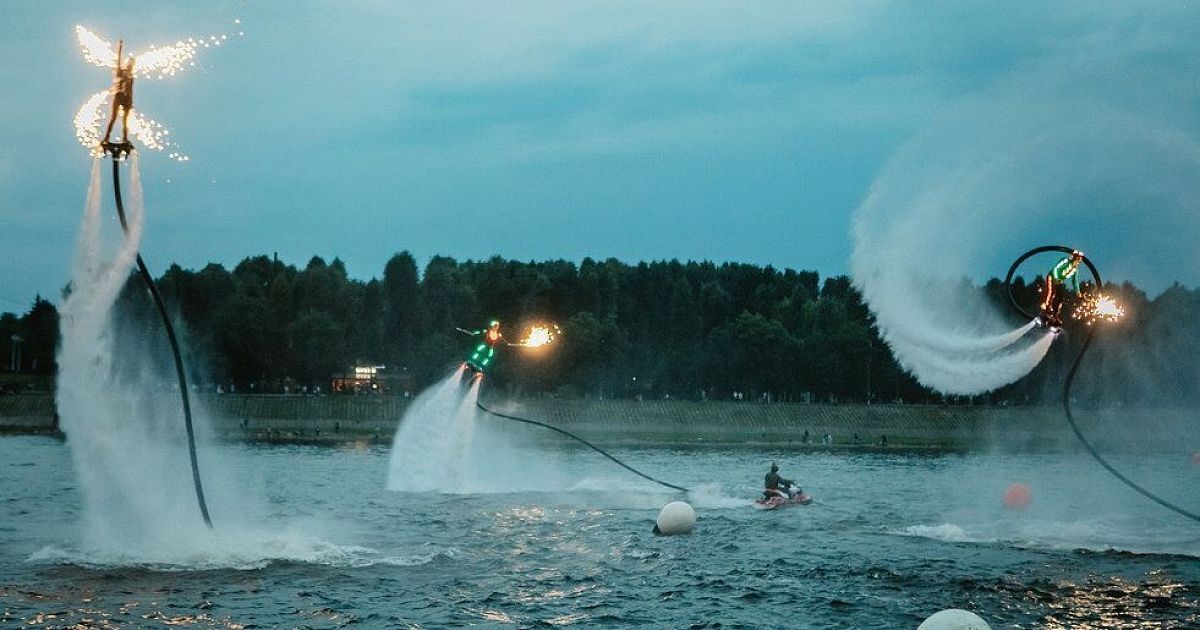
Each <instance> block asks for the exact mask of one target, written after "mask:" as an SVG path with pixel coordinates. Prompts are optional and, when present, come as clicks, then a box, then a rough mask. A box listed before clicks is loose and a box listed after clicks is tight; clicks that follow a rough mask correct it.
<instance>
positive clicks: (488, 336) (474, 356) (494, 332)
mask: <svg viewBox="0 0 1200 630" xmlns="http://www.w3.org/2000/svg"><path fill="white" fill-rule="evenodd" d="M458 332H460V333H463V334H466V335H471V336H472V337H479V336H482V337H483V341H481V342H479V344H478V345H476V346H475V351H474V352H472V353H471V356H470V358H468V359H467V361H466V364H467V367H469V368H471V370H473V371H475V372H479V373H481V374H482V373H483V370H484V369H485V368H487V366H488V364H489V363H491V362H492V359H494V358H495V357H496V346H497V345H499V344H500V340H501V339H503V338H504V335H503V333H501V332H500V322H499V321H496V320H494V319H493V320H492V321H490V322H488V326H487V328H481V329H479V330H467V329H465V328H459V329H458Z"/></svg>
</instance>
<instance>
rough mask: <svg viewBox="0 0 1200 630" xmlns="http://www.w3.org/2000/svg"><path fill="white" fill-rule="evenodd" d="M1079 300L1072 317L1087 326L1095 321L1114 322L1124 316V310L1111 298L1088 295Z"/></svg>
mask: <svg viewBox="0 0 1200 630" xmlns="http://www.w3.org/2000/svg"><path fill="white" fill-rule="evenodd" d="M1080 298H1081V299H1080V301H1079V304H1077V305H1076V306H1075V312H1074V316H1075V319H1078V320H1080V321H1082V322H1084V323H1086V324H1087V325H1089V326H1091V325H1092V324H1093V323H1094V322H1096V321H1106V322H1115V321H1117V320H1119V319H1121V318H1122V317H1124V316H1125V309H1124V308H1121V305H1120V304H1117V301H1116V300H1114V299H1113V298H1112V297H1111V296H1108V295H1104V294H1103V293H1089V294H1086V295H1082V296H1080Z"/></svg>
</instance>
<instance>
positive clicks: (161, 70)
mask: <svg viewBox="0 0 1200 630" xmlns="http://www.w3.org/2000/svg"><path fill="white" fill-rule="evenodd" d="M228 39H229V36H228V35H212V36H210V37H206V38H204V39H194V38H191V37H189V38H187V39H186V40H183V39H181V40H179V41H177V42H175V43H174V44H171V45H170V46H154V47H153V48H151V49H150V50H147V51H146V52H144V53H142V54H140V55H137V56H136V57H135V59H136V60H137V63H135V64H134V70H133V71H134V73H135V74H137V76H138V77H139V78H144V79H162V78H164V77H169V76H174V75H175V73H176V72H179V71H180V70H183V69H184V68H186V67H187V66H191V65H195V62H193V61H192V59H194V58H195V57H196V52H197V51H199V50H200V49H201V48H212V47H214V46H220V45H221V44H222V43H224V42H225V41H227V40H228Z"/></svg>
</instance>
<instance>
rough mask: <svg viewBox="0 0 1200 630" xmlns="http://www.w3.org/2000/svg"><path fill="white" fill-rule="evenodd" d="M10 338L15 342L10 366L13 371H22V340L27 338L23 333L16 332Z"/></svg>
mask: <svg viewBox="0 0 1200 630" xmlns="http://www.w3.org/2000/svg"><path fill="white" fill-rule="evenodd" d="M9 339H11V340H12V342H13V345H12V357H11V359H10V361H9V367H10V369H11V370H12V371H13V372H20V371H21V342H23V341H25V338H24V337H22V336H21V335H16V334H14V335H13V336H11V337H9Z"/></svg>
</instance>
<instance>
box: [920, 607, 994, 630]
mask: <svg viewBox="0 0 1200 630" xmlns="http://www.w3.org/2000/svg"><path fill="white" fill-rule="evenodd" d="M917 630H992V628H991V626H989V625H987V622H986V621H984V620H983V619H982V618H981V617H980V616H979V615H976V614H975V613H973V612H971V611H968V610H960V609H958V608H948V609H946V610H943V611H941V612H936V613H933V614H932V615H930V616H929V618H928V619H926V620H925V621H922V622H921V625H919V626H917Z"/></svg>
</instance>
